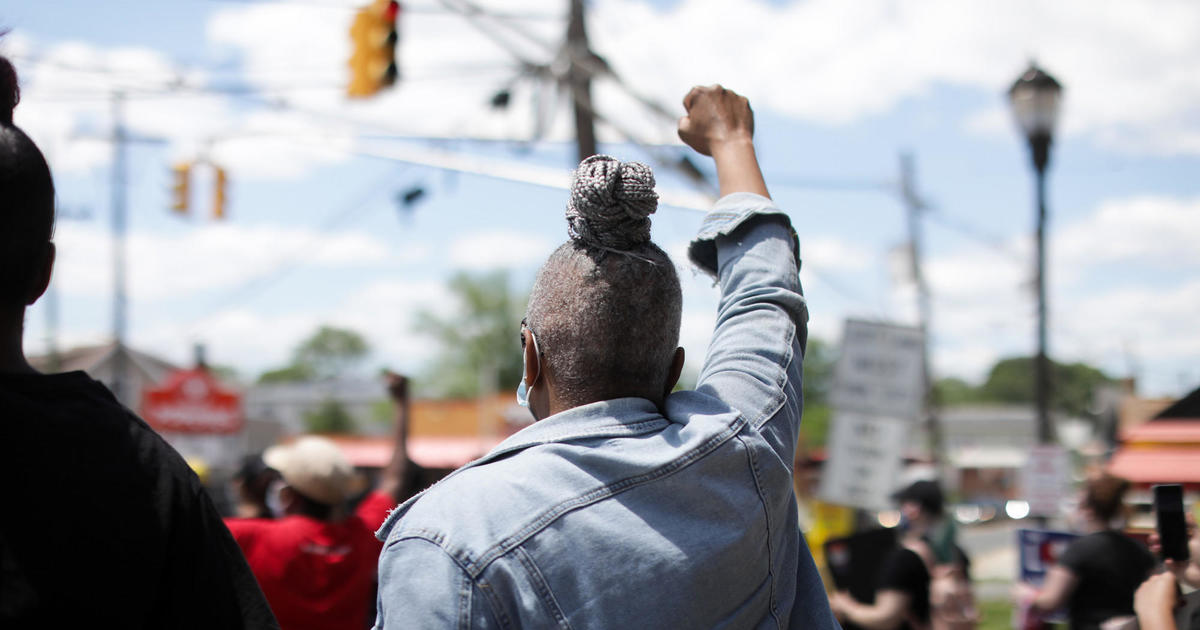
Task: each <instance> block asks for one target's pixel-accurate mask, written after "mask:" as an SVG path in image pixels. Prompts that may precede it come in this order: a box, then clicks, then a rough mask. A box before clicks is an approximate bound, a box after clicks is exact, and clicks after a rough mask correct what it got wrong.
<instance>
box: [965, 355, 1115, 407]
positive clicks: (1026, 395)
mask: <svg viewBox="0 0 1200 630" xmlns="http://www.w3.org/2000/svg"><path fill="white" fill-rule="evenodd" d="M1033 380H1034V359H1033V358H1031V357H1010V358H1007V359H1002V360H1000V361H998V362H997V363H996V364H995V365H994V366H992V370H991V372H990V373H988V378H987V380H986V381H985V382H984V383H983V385H982V386H981V387H980V393H981V396H982V398H983V399H985V400H992V401H996V402H1006V403H1029V402H1033V401H1034V382H1033ZM1050 382H1051V396H1050V406H1051V408H1052V409H1055V410H1057V411H1061V412H1064V413H1068V414H1071V415H1075V416H1087V415H1088V413H1089V412H1088V410H1089V408H1090V407H1091V404H1092V394H1093V392H1094V391H1095V389H1096V388H1097V387H1098V386H1100V385H1104V384H1107V383H1111V382H1112V379H1111V378H1109V377H1108V375H1106V374H1105V373H1104V372H1102V371H1100V370H1099V369H1097V368H1095V367H1092V366H1090V365H1087V364H1085V363H1058V362H1055V361H1051V362H1050Z"/></svg>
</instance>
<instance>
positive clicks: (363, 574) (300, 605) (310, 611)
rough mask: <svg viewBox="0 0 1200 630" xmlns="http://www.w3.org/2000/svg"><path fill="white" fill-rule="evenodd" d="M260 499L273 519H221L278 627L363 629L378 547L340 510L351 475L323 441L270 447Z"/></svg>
mask: <svg viewBox="0 0 1200 630" xmlns="http://www.w3.org/2000/svg"><path fill="white" fill-rule="evenodd" d="M263 462H264V463H265V464H266V465H267V466H268V467H269V468H270V469H271V470H272V471H275V473H277V479H276V481H274V482H273V483H272V484H271V487H270V489H269V490H268V497H267V502H268V504H274V505H276V506H278V508H277V509H278V510H279V512H280V513H281V515H280V517H279V518H277V519H274V520H272V519H239V518H233V519H226V521H225V522H226V524H227V525H228V526H229V530H230V531H231V532H233V537H234V539H236V540H237V542H238V544H239V545H241V547H242V550H243V551H244V552H245V554H246V560H247V561H248V562H249V563H250V568H251V569H252V570H253V571H254V576H255V577H256V578H258V583H259V585H260V586H262V590H263V593H264V594H265V595H266V597H267V602H269V603H270V605H271V609H272V610H273V611H274V612H275V616H276V617H277V618H278V619H279V624H280V626H282V628H283V630H307V629H312V630H318V629H335V628H365V627H367V624H368V610H369V607H370V600H371V593H372V592H373V589H374V585H375V567H376V559H377V557H378V555H379V542H378V541H377V540H376V539H375V537H374V536H373V535H372V534H371V530H370V529H369V528H368V527H367V526H366V525H365V524H364V523H363V522H362V520H361V519H360V518H359V517H358V516H356V515H353V514H348V513H347V511H346V502H347V500H348V499H349V498H350V496H352V495H353V494H354V493H355V492H356V491H357V490H358V487H359V483H360V482H359V478H358V476H357V475H356V474H355V472H354V469H353V467H352V466H351V465H350V462H349V461H348V460H347V459H346V457H345V455H343V454H342V451H341V449H339V448H338V446H337V445H336V444H334V443H333V442H331V441H330V440H328V439H326V438H322V437H318V436H305V437H301V438H299V439H297V440H296V441H294V442H292V443H290V444H282V445H277V446H273V447H271V448H269V449H267V450H266V451H265V452H264V453H263Z"/></svg>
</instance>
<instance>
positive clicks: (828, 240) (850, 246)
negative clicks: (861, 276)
mask: <svg viewBox="0 0 1200 630" xmlns="http://www.w3.org/2000/svg"><path fill="white" fill-rule="evenodd" d="M800 256H801V258H802V259H803V264H805V265H813V266H815V267H818V268H819V269H821V270H822V271H863V270H865V269H867V268H868V267H870V266H871V265H872V264H873V263H874V262H875V260H876V256H875V255H874V254H872V253H871V252H870V250H868V249H866V248H864V247H862V246H860V245H858V244H855V243H850V242H847V241H844V240H841V239H839V238H836V237H831V236H818V237H813V238H809V239H805V240H804V241H803V242H802V243H800Z"/></svg>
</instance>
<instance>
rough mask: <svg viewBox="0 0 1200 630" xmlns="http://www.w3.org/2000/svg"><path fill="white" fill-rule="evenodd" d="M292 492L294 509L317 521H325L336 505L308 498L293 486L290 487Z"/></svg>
mask: <svg viewBox="0 0 1200 630" xmlns="http://www.w3.org/2000/svg"><path fill="white" fill-rule="evenodd" d="M289 487H291V486H289ZM292 492H293V493H295V495H296V507H295V508H294V509H295V510H296V511H297V512H299V513H300V514H303V515H304V516H307V517H309V518H312V519H316V520H318V521H327V520H329V519H330V518H331V517H332V516H333V511H334V509H335V508H336V507H337V506H333V505H329V504H328V503H321V502H320V501H317V500H315V499H310V498H308V497H307V496H305V495H304V494H303V493H302V492H300V491H299V490H297V489H295V488H294V487H293V488H292Z"/></svg>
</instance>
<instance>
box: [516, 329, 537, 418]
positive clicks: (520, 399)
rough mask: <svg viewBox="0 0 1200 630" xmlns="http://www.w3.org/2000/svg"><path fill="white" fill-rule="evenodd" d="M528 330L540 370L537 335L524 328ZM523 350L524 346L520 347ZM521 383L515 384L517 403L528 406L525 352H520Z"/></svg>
mask: <svg viewBox="0 0 1200 630" xmlns="http://www.w3.org/2000/svg"><path fill="white" fill-rule="evenodd" d="M526 330H527V331H528V332H529V339H531V340H532V342H533V354H534V355H536V356H537V357H538V372H541V371H542V357H541V355H540V354H538V347H537V337H534V336H533V331H531V330H529V329H528V328H527V329H526ZM522 350H524V348H522ZM521 357H522V360H521V384H520V385H517V404H518V405H521V406H522V407H525V408H527V409H528V408H529V387H528V386H526V385H525V368H526V367H527V366H528V364H527V363H526V362H525V360H524V357H525V353H524V352H521Z"/></svg>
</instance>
